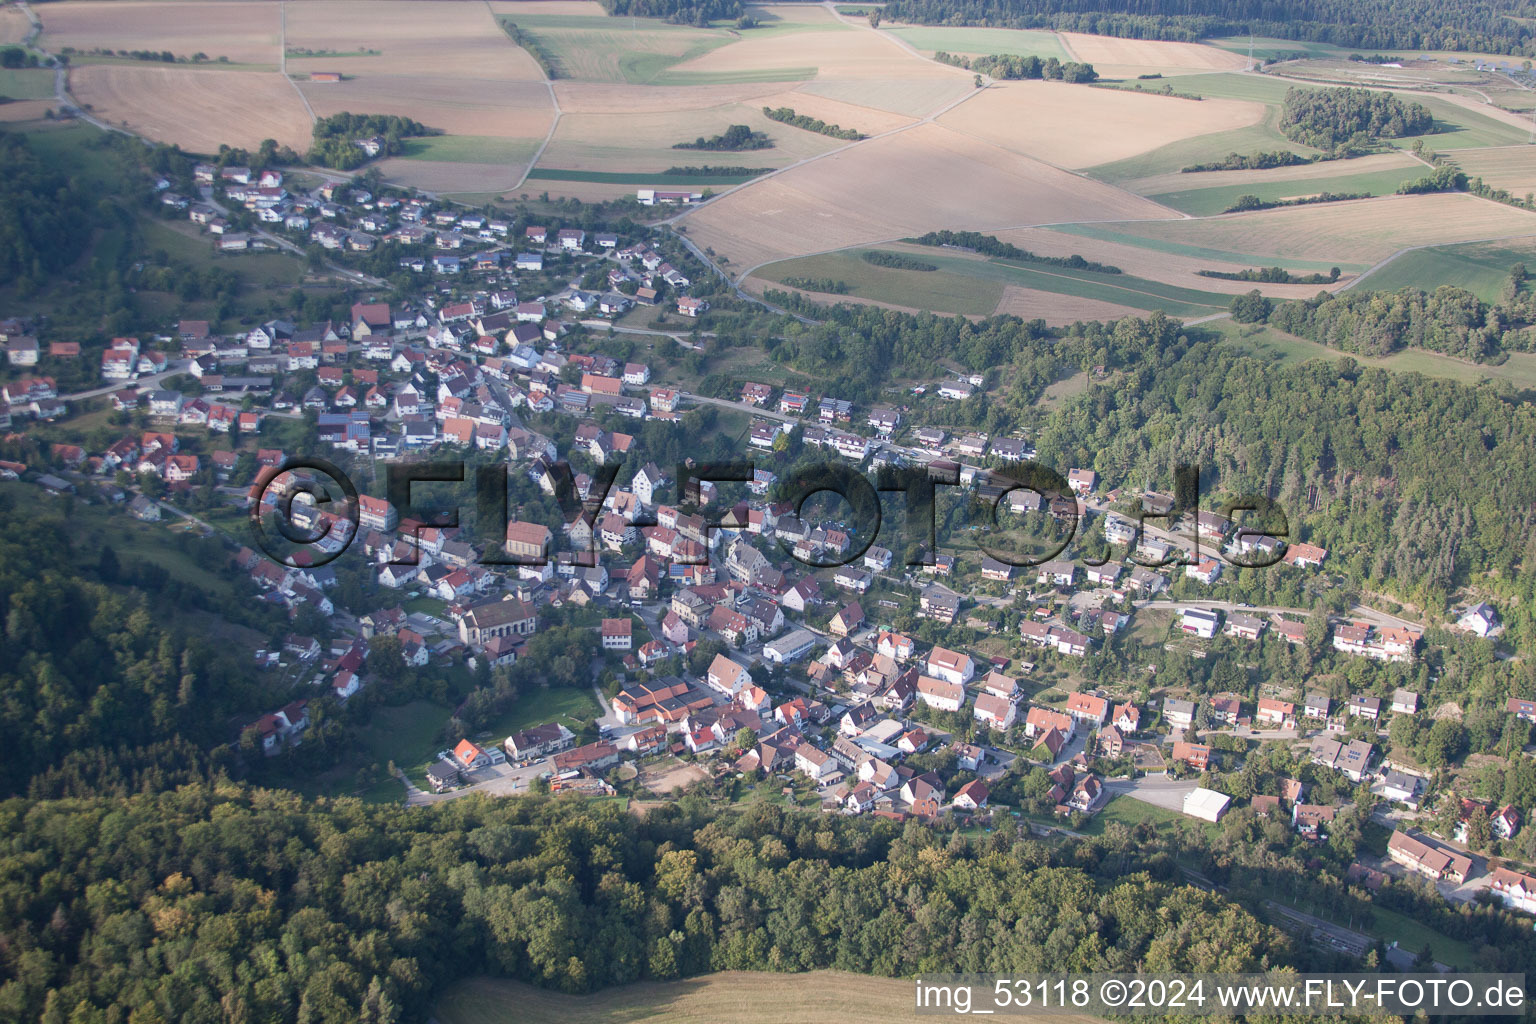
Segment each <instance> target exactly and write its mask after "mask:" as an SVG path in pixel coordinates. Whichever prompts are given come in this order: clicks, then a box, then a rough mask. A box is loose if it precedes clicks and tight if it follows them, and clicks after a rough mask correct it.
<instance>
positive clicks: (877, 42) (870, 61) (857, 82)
mask: <svg viewBox="0 0 1536 1024" xmlns="http://www.w3.org/2000/svg"><path fill="white" fill-rule="evenodd" d="M803 13H806V14H809V13H810V12H808V11H807V12H803ZM822 13H825V12H824V10H823V11H822ZM807 68H811V69H814V74H812V75H807V74H804V73H803V72H804V71H805V69H807ZM700 75H706V76H710V77H709V78H708V79H705V80H706V81H717V80H718V81H727V82H728V81H766V80H771V79H774V78H777V80H780V81H794V80H801V79H806V78H810V79H811V81H810V82H808V83H807V87H806V88H807V91H809V92H812V93H815V94H817V95H822V96H826V97H828V98H829V99H836V100H841V101H843V102H846V103H852V104H855V105H857V106H867V107H874V108H876V109H879V110H887V111H891V112H894V113H898V114H910V115H923V114H927V113H930V112H932V111H933V110H936V109H938V108H939V107H941V106H942V105H943V104H944V103H946V102H949V101H951V100H953V99H955V98H957V97H959V96H962V95H964V94H965V93H966V91H968V90H970V89H971V88H972V84H971V78H972V76H971V75H970V73H969V72H966V71H962V70H961V69H959V68H953V67H949V66H948V65H944V64H937V63H935V62H933V61H931V60H927V59H924V58H922V57H919V56H917V55H916V54H914V53H912V52H911V51H909V50H908V49H906V48H905V47H904V46H902V45H901V44H900V42H898V41H897V40H895V39H893V38H889V37H886V36H884V35H883V34H882V33H880V32H877V31H875V30H873V29H870V28H868V27H867V26H863V25H848V24H844V23H842V22H828V23H826V24H824V25H819V26H809V27H807V28H805V30H802V31H794V32H771V33H768V34H756V31H755V30H753V31H749V32H746V33H744V34H743V37H742V39H741V41H740V42H736V43H733V44H731V45H730V46H727V47H722V48H719V49H714V50H711V51H710V52H708V53H706V54H704V55H702V56H699V57H696V58H694V59H692V60H688V61H685V62H683V63H680V64H678V65H676V66H675V67H674V68H673V69H672V72H671V76H670V77H669V79H667V81H688V80H691V79H693V78H695V77H696V76H700ZM680 76H688V77H687V78H683V77H680ZM721 76H729V77H726V78H722V77H721Z"/></svg>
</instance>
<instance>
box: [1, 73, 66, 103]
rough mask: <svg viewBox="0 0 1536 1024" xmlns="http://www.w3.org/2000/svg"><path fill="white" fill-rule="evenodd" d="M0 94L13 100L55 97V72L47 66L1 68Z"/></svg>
mask: <svg viewBox="0 0 1536 1024" xmlns="http://www.w3.org/2000/svg"><path fill="white" fill-rule="evenodd" d="M0 96H7V97H9V98H11V99H13V100H46V99H52V98H53V72H52V71H51V70H49V69H47V68H16V69H10V68H5V69H0Z"/></svg>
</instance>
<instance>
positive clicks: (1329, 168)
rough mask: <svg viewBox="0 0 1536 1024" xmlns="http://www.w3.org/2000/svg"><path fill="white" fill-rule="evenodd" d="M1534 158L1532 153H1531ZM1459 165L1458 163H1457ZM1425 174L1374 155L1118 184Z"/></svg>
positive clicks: (1397, 158) (1396, 156)
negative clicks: (1405, 171) (1404, 172)
mask: <svg viewBox="0 0 1536 1024" xmlns="http://www.w3.org/2000/svg"><path fill="white" fill-rule="evenodd" d="M1532 152H1533V154H1536V150H1533V151H1532ZM1458 162H1460V161H1458ZM1402 169H1408V170H1422V171H1426V172H1427V171H1428V168H1426V167H1425V166H1424V164H1423V162H1422V161H1420V160H1417V159H1415V158H1414V157H1413V156H1411V155H1410V154H1408V153H1403V152H1393V153H1375V154H1372V155H1371V156H1362V157H1357V158H1356V159H1354V160H1325V161H1322V162H1321V163H1315V164H1296V165H1294V166H1291V167H1272V168H1270V169H1269V170H1264V171H1200V172H1197V173H1195V174H1182V173H1179V172H1177V171H1174V172H1171V173H1168V174H1154V175H1150V176H1148V177H1145V178H1133V179H1131V180H1130V181H1125V182H1121V184H1122V185H1124V186H1125V187H1126V188H1128V189H1130V190H1131V191H1132V192H1136V193H1139V194H1141V195H1159V194H1161V193H1164V192H1180V191H1184V190H1186V189H1196V188H1224V187H1227V186H1230V185H1264V184H1269V183H1271V182H1277V181H1312V180H1315V179H1318V178H1333V177H1338V176H1340V175H1344V174H1367V173H1374V172H1376V171H1392V170H1402Z"/></svg>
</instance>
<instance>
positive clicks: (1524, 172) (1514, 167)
mask: <svg viewBox="0 0 1536 1024" xmlns="http://www.w3.org/2000/svg"><path fill="white" fill-rule="evenodd" d="M1454 159H1455V161H1456V164H1457V166H1458V167H1460V168H1461V169H1462V170H1464V171H1466V172H1467V175H1468V177H1474V178H1482V179H1483V180H1484V181H1486V182H1487V183H1488V184H1490V185H1492V186H1493V187H1494V188H1503V189H1508V190H1509V191H1510V192H1511V193H1513V194H1514V195H1516V196H1525V195H1526V194H1528V193H1531V192H1536V146H1529V145H1526V146H1511V147H1509V148H1507V149H1493V148H1489V149H1469V150H1466V151H1465V152H1461V153H1457V154H1456V156H1455V158H1454Z"/></svg>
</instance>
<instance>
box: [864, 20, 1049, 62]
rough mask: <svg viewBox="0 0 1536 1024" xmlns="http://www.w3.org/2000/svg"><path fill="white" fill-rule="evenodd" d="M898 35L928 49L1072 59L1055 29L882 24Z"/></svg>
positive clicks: (908, 41) (967, 53) (920, 47)
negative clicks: (1048, 30)
mask: <svg viewBox="0 0 1536 1024" xmlns="http://www.w3.org/2000/svg"><path fill="white" fill-rule="evenodd" d="M882 28H884V29H885V30H886V31H888V32H890V34H891V35H893V36H895V37H896V38H898V39H902V40H905V41H906V42H907V43H908V44H910V45H911V46H912V47H913V48H914V49H918V50H922V51H924V52H926V53H937V52H938V51H940V50H943V51H945V52H946V53H959V54H965V55H967V56H976V55H982V56H984V55H988V54H994V53H1007V54H1014V55H1016V56H1019V57H1039V58H1040V59H1041V60H1045V59H1046V58H1048V57H1055V58H1056V59H1057V60H1063V61H1065V60H1071V59H1072V58H1071V57H1070V56H1068V55H1067V50H1066V47H1064V46H1062V45H1061V39H1060V38H1059V37H1058V36H1057V35H1056V33H1055V32H1046V31H1040V30H1037V29H1011V28H950V27H947V26H942V25H895V26H890V25H882Z"/></svg>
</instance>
